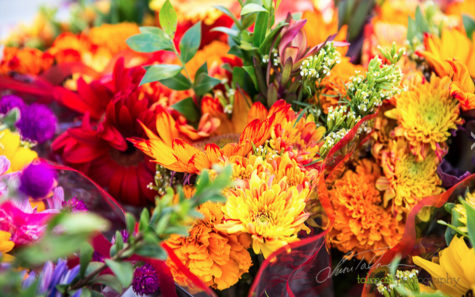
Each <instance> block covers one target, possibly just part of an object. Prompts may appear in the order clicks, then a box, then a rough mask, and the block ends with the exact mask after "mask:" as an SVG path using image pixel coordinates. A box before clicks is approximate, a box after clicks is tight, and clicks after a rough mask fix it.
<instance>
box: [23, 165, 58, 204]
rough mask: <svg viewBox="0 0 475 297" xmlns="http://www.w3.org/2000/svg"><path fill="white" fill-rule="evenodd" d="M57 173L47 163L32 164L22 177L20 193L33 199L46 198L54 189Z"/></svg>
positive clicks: (24, 170)
mask: <svg viewBox="0 0 475 297" xmlns="http://www.w3.org/2000/svg"><path fill="white" fill-rule="evenodd" d="M55 178H56V172H55V171H54V170H53V169H52V168H51V167H50V166H48V165H47V164H46V163H43V162H39V163H31V164H30V165H28V167H26V168H25V169H23V172H22V173H21V176H20V191H22V192H23V193H24V194H26V195H28V196H30V197H32V198H42V197H45V196H46V195H47V194H48V193H49V192H50V191H51V189H52V188H53V184H54V181H55Z"/></svg>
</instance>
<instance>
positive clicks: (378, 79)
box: [346, 57, 402, 116]
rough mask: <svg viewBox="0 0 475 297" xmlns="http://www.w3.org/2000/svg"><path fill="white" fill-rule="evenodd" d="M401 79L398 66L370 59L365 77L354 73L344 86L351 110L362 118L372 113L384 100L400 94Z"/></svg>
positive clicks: (377, 59)
mask: <svg viewBox="0 0 475 297" xmlns="http://www.w3.org/2000/svg"><path fill="white" fill-rule="evenodd" d="M401 77H402V73H401V69H399V67H398V66H396V65H394V64H391V65H382V61H381V59H380V58H378V57H376V58H374V59H372V60H371V62H370V63H369V65H368V71H367V73H366V77H364V76H363V75H362V74H359V73H356V75H355V76H354V77H352V78H351V79H350V82H349V83H347V84H346V87H347V90H348V91H347V95H348V97H349V99H350V106H351V107H352V110H354V111H355V112H357V113H358V114H360V115H362V116H365V115H367V114H370V113H372V112H373V111H374V110H375V108H376V107H378V106H380V105H381V104H382V103H383V101H384V100H386V99H389V98H392V97H393V96H395V95H396V94H399V93H400V92H401V89H400V82H401Z"/></svg>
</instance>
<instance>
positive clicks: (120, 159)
mask: <svg viewBox="0 0 475 297" xmlns="http://www.w3.org/2000/svg"><path fill="white" fill-rule="evenodd" d="M110 154H111V157H112V159H113V160H114V161H116V162H117V163H119V164H120V165H122V166H133V165H137V164H139V163H141V162H142V161H143V160H144V156H143V153H142V152H141V151H140V150H138V149H136V148H135V146H134V145H133V144H132V143H131V142H129V141H127V149H126V150H125V151H123V152H121V151H119V150H116V149H112V150H111V151H110Z"/></svg>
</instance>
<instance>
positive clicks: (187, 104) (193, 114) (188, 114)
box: [171, 97, 201, 123]
mask: <svg viewBox="0 0 475 297" xmlns="http://www.w3.org/2000/svg"><path fill="white" fill-rule="evenodd" d="M171 107H172V108H173V109H175V110H176V111H178V112H179V113H181V114H182V115H183V116H184V117H185V118H186V119H187V120H188V121H190V122H192V123H196V122H198V120H199V119H200V117H201V116H200V111H199V110H198V109H197V107H196V105H195V102H193V99H192V98H191V97H188V98H185V99H183V100H180V101H178V102H177V103H175V104H173V105H172V106H171Z"/></svg>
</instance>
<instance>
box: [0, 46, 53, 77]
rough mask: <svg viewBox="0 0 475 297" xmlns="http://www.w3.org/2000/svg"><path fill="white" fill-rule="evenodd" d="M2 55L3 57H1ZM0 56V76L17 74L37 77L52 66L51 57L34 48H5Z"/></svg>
mask: <svg viewBox="0 0 475 297" xmlns="http://www.w3.org/2000/svg"><path fill="white" fill-rule="evenodd" d="M2 55H3V56H2ZM2 55H0V56H2V58H1V59H0V74H8V73H9V72H17V73H21V74H32V75H37V74H39V73H41V72H43V71H45V70H46V69H48V68H49V67H50V66H51V65H52V64H53V57H52V56H51V55H50V54H48V53H44V52H42V51H40V50H38V49H35V48H21V49H20V48H16V47H5V48H4V50H3V54H2Z"/></svg>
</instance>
